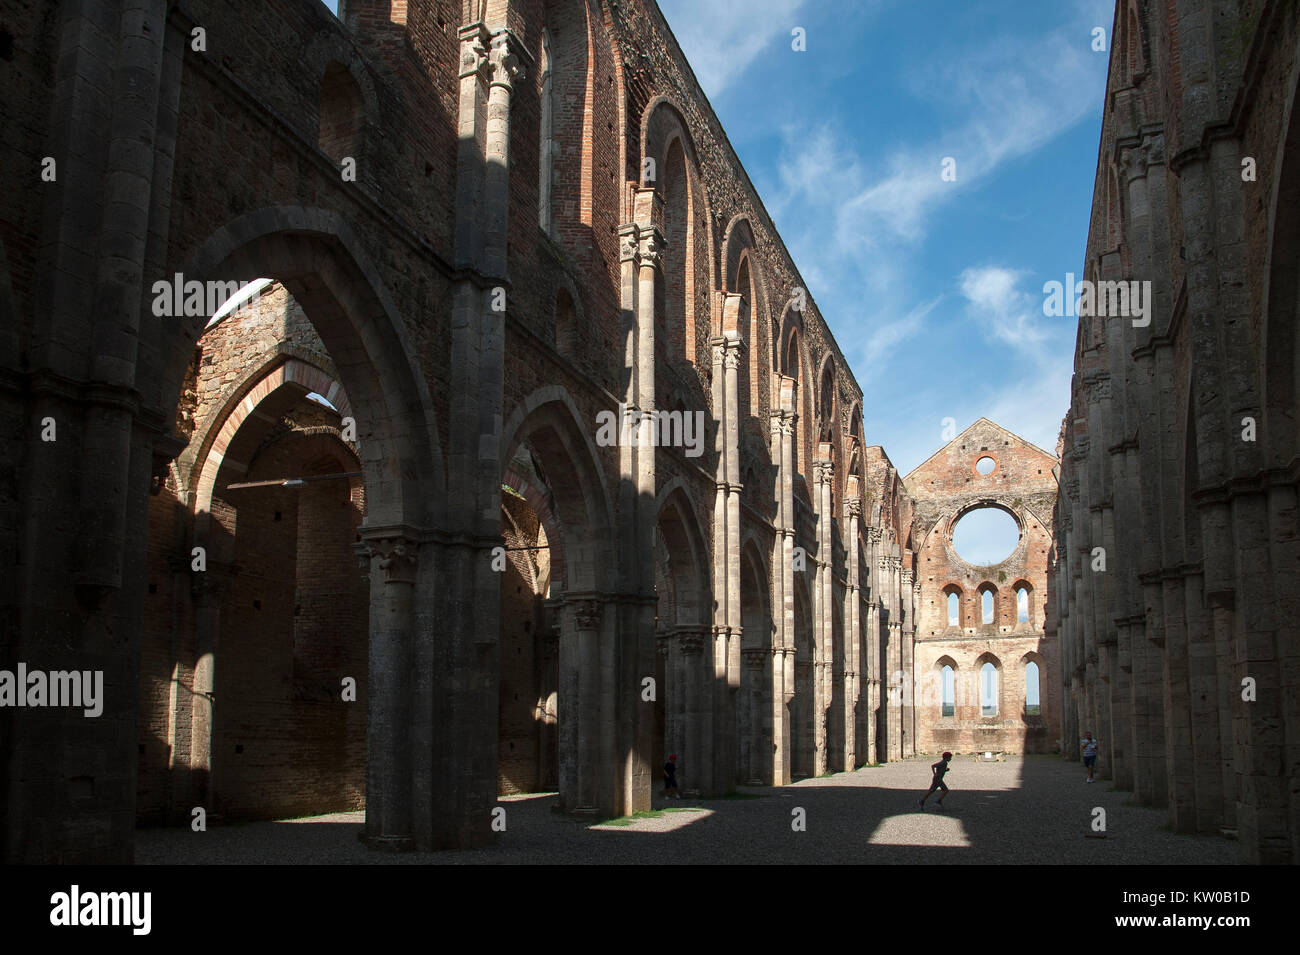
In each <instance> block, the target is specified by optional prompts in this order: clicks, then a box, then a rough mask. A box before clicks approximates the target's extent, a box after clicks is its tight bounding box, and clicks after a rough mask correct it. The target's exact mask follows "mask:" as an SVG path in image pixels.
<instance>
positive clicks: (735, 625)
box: [705, 293, 745, 793]
mask: <svg viewBox="0 0 1300 955" xmlns="http://www.w3.org/2000/svg"><path fill="white" fill-rule="evenodd" d="M744 314H745V300H744V298H743V297H742V296H740V295H737V294H734V293H731V294H728V295H727V296H726V298H725V300H724V303H723V322H722V324H723V327H722V335H721V336H719V337H718V338H715V339H713V341H712V343H711V344H712V346H713V389H712V391H713V414H714V418H715V419H716V420H717V423H718V424H717V439H716V441H717V443H716V450H717V453H718V467H717V474H716V478H715V488H716V491H715V496H714V508H713V537H714V541H713V606H714V610H713V647H712V661H713V679H712V683H711V688H712V701H713V719H712V724H713V725H712V737H713V748H714V765H713V767H712V773H711V776H710V778H709V779H708V780H707V782H706V784H705V785H706V789H705V791H706V792H709V793H723V792H726V791H728V790H730V789H731V788H732V786H733V785H734V783H735V779H736V756H735V740H736V712H735V710H736V693H737V691H738V689H739V687H740V646H741V630H742V627H741V615H740V611H741V603H740V492H741V485H740V424H741V422H740V394H739V369H740V368H741V365H742V362H743V361H744V359H745V340H744V330H743V327H742V324H743V323H742V321H741V317H742V316H743V315H744Z"/></svg>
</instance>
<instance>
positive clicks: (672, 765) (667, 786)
mask: <svg viewBox="0 0 1300 955" xmlns="http://www.w3.org/2000/svg"><path fill="white" fill-rule="evenodd" d="M669 795H673V796H676V797H677V798H678V799H681V798H682V794H681V793H680V792H678V791H677V754H676V753H671V754H669V756H668V762H666V763H664V797H665V798H667V797H668V796H669Z"/></svg>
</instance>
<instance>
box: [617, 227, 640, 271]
mask: <svg viewBox="0 0 1300 955" xmlns="http://www.w3.org/2000/svg"><path fill="white" fill-rule="evenodd" d="M639 233H640V230H639V229H637V227H636V226H635V225H625V226H623V227H622V228H621V229H619V230H618V235H619V242H618V260H619V261H620V262H631V263H633V264H635V263H636V262H637V261H638V260H639V259H640V258H641V240H640V235H639Z"/></svg>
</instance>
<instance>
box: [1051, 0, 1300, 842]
mask: <svg viewBox="0 0 1300 955" xmlns="http://www.w3.org/2000/svg"><path fill="white" fill-rule="evenodd" d="M1115 24H1116V29H1117V31H1118V32H1117V33H1116V36H1117V38H1118V42H1117V43H1116V44H1115V45H1114V46H1113V47H1112V51H1111V69H1110V76H1109V81H1108V84H1107V90H1106V112H1105V120H1104V123H1103V127H1102V137H1101V145H1100V150H1099V154H1098V165H1097V177H1096V188H1095V191H1094V199H1093V213H1092V222H1091V231H1090V234H1089V238H1088V247H1087V259H1086V262H1085V277H1086V278H1088V279H1091V280H1098V279H1101V280H1109V281H1136V282H1147V283H1150V288H1151V293H1152V302H1153V307H1151V309H1150V311H1149V313H1148V314H1147V315H1145V316H1139V317H1138V319H1137V320H1133V319H1132V318H1131V317H1130V316H1116V315H1105V316H1097V317H1090V318H1083V319H1081V320H1080V328H1079V339H1078V348H1077V351H1076V356H1075V376H1074V382H1073V388H1072V401H1071V407H1070V412H1069V415H1068V416H1067V418H1066V421H1065V426H1064V430H1063V433H1062V473H1061V490H1060V495H1059V497H1058V499H1057V502H1056V516H1055V518H1054V523H1055V525H1056V527H1057V538H1056V541H1055V542H1054V545H1053V553H1052V554H1051V558H1052V562H1051V568H1052V573H1051V576H1050V578H1049V591H1048V603H1047V611H1048V617H1047V620H1048V622H1047V634H1048V636H1049V638H1053V637H1054V638H1055V639H1057V640H1058V641H1059V645H1060V649H1061V655H1062V656H1061V659H1062V666H1061V676H1062V684H1063V685H1062V689H1063V692H1064V694H1065V696H1066V705H1065V709H1064V713H1063V718H1064V727H1063V735H1064V737H1065V738H1066V741H1067V743H1070V744H1072V741H1073V740H1074V739H1076V738H1078V737H1079V735H1080V734H1081V732H1082V731H1084V730H1087V729H1091V730H1093V732H1094V733H1095V734H1096V735H1097V736H1099V737H1101V739H1102V740H1103V744H1102V748H1101V754H1100V759H1099V766H1100V772H1101V774H1102V775H1103V776H1106V777H1110V778H1113V779H1114V781H1115V785H1116V786H1118V787H1120V788H1124V789H1132V790H1133V791H1134V794H1135V798H1136V799H1137V801H1138V802H1140V803H1141V804H1143V805H1152V806H1161V807H1166V808H1167V809H1168V812H1169V821H1170V825H1171V826H1172V827H1173V828H1174V829H1175V830H1176V831H1179V832H1206V833H1218V832H1226V833H1229V834H1233V835H1235V836H1236V837H1237V838H1238V839H1239V841H1240V847H1241V858H1242V859H1243V861H1249V862H1295V861H1296V857H1297V856H1296V851H1297V848H1296V847H1297V845H1300V792H1298V791H1297V788H1296V785H1295V780H1296V779H1297V778H1300V749H1298V748H1297V745H1296V742H1297V740H1300V732H1298V731H1297V724H1296V720H1297V715H1296V714H1297V709H1296V707H1295V705H1294V701H1295V693H1296V687H1295V679H1296V673H1297V670H1296V667H1295V662H1294V661H1295V653H1296V645H1297V642H1296V639H1295V618H1296V614H1295V610H1296V608H1295V601H1296V596H1295V595H1296V588H1295V586H1294V576H1295V574H1294V570H1295V566H1296V559H1297V554H1296V544H1295V542H1296V539H1297V536H1296V526H1295V500H1296V493H1297V491H1296V483H1297V472H1296V461H1297V456H1296V431H1295V407H1296V394H1297V392H1296V390H1295V372H1294V367H1295V364H1294V361H1295V354H1296V341H1297V340H1296V336H1295V334H1294V328H1295V294H1296V287H1297V286H1296V282H1295V276H1294V272H1295V269H1294V266H1293V264H1289V263H1294V261H1295V259H1296V252H1297V250H1296V247H1295V236H1296V234H1297V232H1296V221H1295V218H1296V209H1297V208H1300V206H1298V205H1297V201H1296V200H1297V195H1296V192H1297V185H1296V183H1297V181H1300V180H1297V175H1298V174H1300V165H1297V156H1300V151H1298V150H1300V134H1298V133H1297V128H1298V127H1297V123H1296V120H1295V115H1294V109H1295V99H1296V89H1297V75H1298V74H1300V60H1297V52H1296V51H1297V45H1296V38H1297V36H1300V17H1298V14H1297V9H1296V7H1295V6H1294V5H1293V4H1286V3H1274V2H1252V3H1248V4H1242V5H1240V6H1231V5H1224V4H1215V3H1209V2H1194V3H1180V4H1174V3H1166V2H1155V0H1123V2H1121V3H1119V4H1118V5H1117V10H1116V21H1115ZM1252 167H1253V169H1252ZM1102 557H1104V558H1105V559H1104V560H1102V559H1099V558H1102ZM1250 686H1254V687H1255V688H1256V690H1255V695H1254V698H1253V699H1251V698H1250V697H1251V696H1252V693H1251V691H1250V690H1249V687H1250ZM1072 755H1073V754H1072Z"/></svg>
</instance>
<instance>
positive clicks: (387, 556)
mask: <svg viewBox="0 0 1300 955" xmlns="http://www.w3.org/2000/svg"><path fill="white" fill-rule="evenodd" d="M365 546H366V549H367V550H368V551H369V553H370V556H371V557H372V558H375V557H377V558H379V569H380V570H382V571H383V572H384V580H385V582H386V583H390V584H413V583H415V568H416V562H417V558H416V554H417V552H418V550H419V547H420V545H419V544H417V543H416V542H415V541H413V540H411V539H410V538H407V537H401V536H398V535H394V536H391V537H367V538H365Z"/></svg>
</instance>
